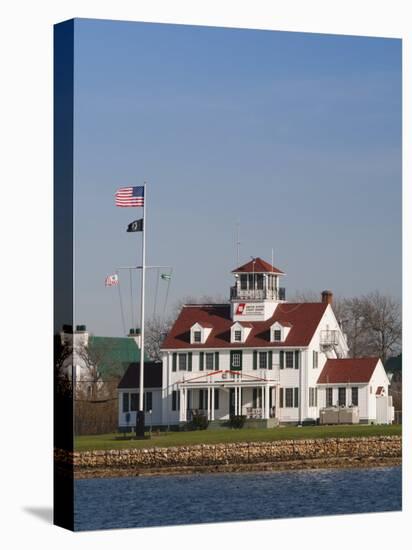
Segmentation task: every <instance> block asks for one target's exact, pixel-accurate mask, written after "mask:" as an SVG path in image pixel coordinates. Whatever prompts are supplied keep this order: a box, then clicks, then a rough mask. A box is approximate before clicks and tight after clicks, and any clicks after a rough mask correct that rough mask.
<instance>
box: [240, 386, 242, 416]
mask: <svg viewBox="0 0 412 550" xmlns="http://www.w3.org/2000/svg"><path fill="white" fill-rule="evenodd" d="M239 414H242V387H241V386H239Z"/></svg>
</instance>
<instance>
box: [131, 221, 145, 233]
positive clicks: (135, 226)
mask: <svg viewBox="0 0 412 550" xmlns="http://www.w3.org/2000/svg"><path fill="white" fill-rule="evenodd" d="M135 231H143V218H142V219H141V220H135V221H134V222H132V223H129V225H128V226H127V232H128V233H134V232H135Z"/></svg>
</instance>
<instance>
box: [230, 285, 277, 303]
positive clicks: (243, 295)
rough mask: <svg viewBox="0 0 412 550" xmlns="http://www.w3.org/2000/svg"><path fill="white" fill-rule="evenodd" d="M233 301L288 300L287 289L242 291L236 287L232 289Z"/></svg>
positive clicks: (231, 296)
mask: <svg viewBox="0 0 412 550" xmlns="http://www.w3.org/2000/svg"><path fill="white" fill-rule="evenodd" d="M230 298H231V300H283V301H284V300H286V289H285V288H283V287H280V288H279V289H273V290H272V289H263V288H262V289H253V290H242V289H240V288H238V287H237V286H236V285H235V286H232V287H230Z"/></svg>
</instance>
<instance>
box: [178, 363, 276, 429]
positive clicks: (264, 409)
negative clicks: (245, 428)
mask: <svg viewBox="0 0 412 550" xmlns="http://www.w3.org/2000/svg"><path fill="white" fill-rule="evenodd" d="M199 378H200V379H199ZM199 378H195V379H189V380H183V381H181V382H179V383H178V393H179V422H181V423H184V422H190V421H191V419H192V418H193V415H194V414H201V415H204V416H205V417H206V418H207V420H208V421H209V422H215V421H221V422H222V423H223V422H224V421H228V420H229V419H230V417H231V416H245V417H246V420H247V424H250V425H252V424H256V426H257V425H259V427H266V425H269V424H270V425H272V424H273V425H276V424H277V416H278V414H277V413H278V407H277V406H276V404H277V403H279V395H278V394H279V384H278V381H276V380H272V379H266V378H259V377H255V376H251V375H242V373H241V372H235V373H233V372H232V371H218V372H214V373H210V374H208V375H205V376H202V377H199ZM272 419H273V420H272ZM269 420H272V421H271V422H267V421H269Z"/></svg>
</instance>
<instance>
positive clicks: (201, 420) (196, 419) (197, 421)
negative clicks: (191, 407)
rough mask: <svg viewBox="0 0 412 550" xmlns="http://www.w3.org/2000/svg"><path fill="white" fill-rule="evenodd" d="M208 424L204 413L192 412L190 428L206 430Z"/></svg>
mask: <svg viewBox="0 0 412 550" xmlns="http://www.w3.org/2000/svg"><path fill="white" fill-rule="evenodd" d="M208 425H209V421H208V419H207V416H206V415H205V414H198V413H193V416H192V420H191V422H190V428H191V429H192V430H206V428H207V427H208Z"/></svg>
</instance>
